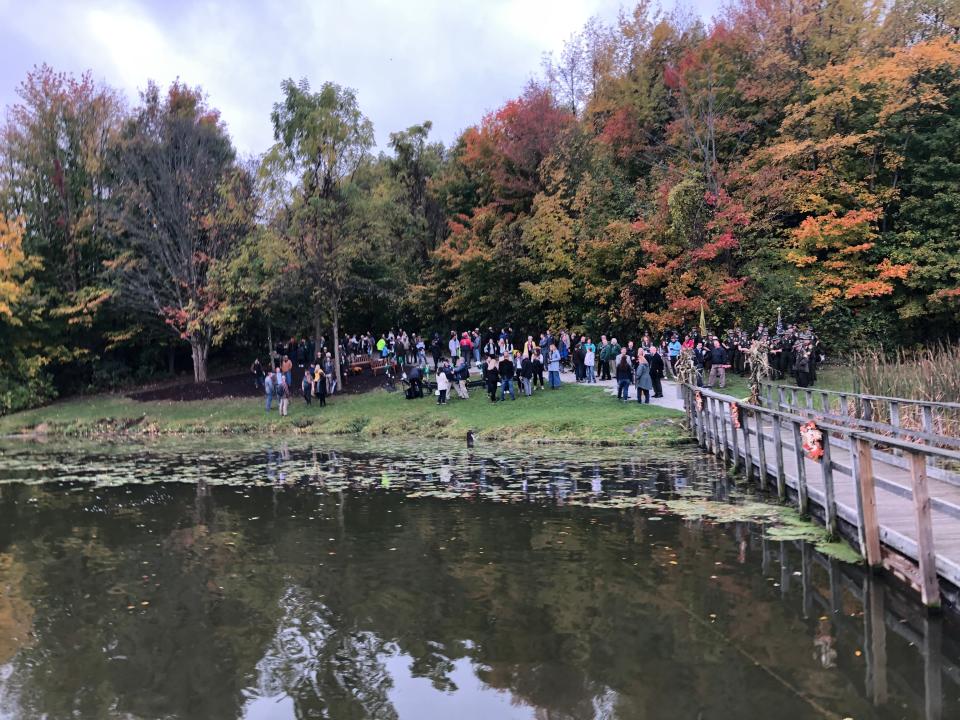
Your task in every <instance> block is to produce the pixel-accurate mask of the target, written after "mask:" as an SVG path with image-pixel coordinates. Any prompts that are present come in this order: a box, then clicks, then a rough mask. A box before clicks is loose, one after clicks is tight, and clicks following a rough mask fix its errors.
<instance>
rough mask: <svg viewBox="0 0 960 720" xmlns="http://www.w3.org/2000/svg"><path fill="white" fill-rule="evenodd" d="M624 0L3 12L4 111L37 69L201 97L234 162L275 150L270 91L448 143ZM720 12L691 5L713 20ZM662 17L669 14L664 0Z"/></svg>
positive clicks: (264, 0)
mask: <svg viewBox="0 0 960 720" xmlns="http://www.w3.org/2000/svg"><path fill="white" fill-rule="evenodd" d="M621 4H625V5H627V6H631V3H630V2H629V1H628V0H470V1H468V0H233V1H230V2H227V1H223V2H211V1H207V2H203V1H199V0H198V1H195V2H191V1H190V0H72V1H71V0H60V1H59V2H57V1H54V0H0V105H2V106H3V107H4V108H5V107H7V106H8V105H9V104H11V103H13V102H15V101H16V87H17V85H18V84H19V83H20V82H21V81H22V80H23V78H24V76H25V75H26V74H27V72H28V71H29V70H30V68H31V67H33V66H34V65H38V64H40V63H42V62H46V63H48V64H50V65H52V66H53V67H54V68H55V69H57V70H63V71H68V72H72V73H80V72H82V71H84V70H88V69H89V70H92V71H93V74H94V77H95V78H97V79H98V80H102V81H105V82H107V83H108V84H110V85H112V86H114V87H116V88H118V89H120V90H122V91H123V92H124V93H125V94H126V95H127V96H128V98H129V99H130V101H131V102H135V101H136V99H137V96H138V95H137V93H138V91H139V90H140V89H142V88H143V87H144V85H145V84H146V81H147V80H148V79H153V80H156V81H158V82H159V83H160V84H161V85H166V84H169V83H170V81H172V80H173V79H175V78H177V77H179V78H180V79H181V80H183V81H184V82H186V83H187V84H189V85H200V86H201V87H203V89H204V90H205V91H206V93H207V95H208V97H209V100H210V103H211V104H212V105H213V106H214V107H216V108H218V109H219V110H220V111H221V113H222V117H223V119H224V121H225V122H226V123H227V125H228V126H229V128H230V132H231V134H232V135H233V138H234V142H235V143H236V145H237V147H238V149H239V150H240V152H241V153H243V154H251V153H260V152H262V151H263V150H265V149H266V148H267V147H268V146H269V145H270V144H271V142H272V136H271V129H270V109H271V107H272V105H273V103H274V102H275V101H276V100H278V99H279V95H280V81H281V80H282V79H283V78H287V77H292V78H295V79H300V78H302V77H307V78H308V79H309V80H310V82H311V84H312V85H313V86H314V87H319V86H320V85H321V84H322V83H323V82H325V81H327V80H333V81H334V82H337V83H340V84H342V85H347V86H350V87H352V88H354V89H356V90H357V93H358V97H359V100H360V106H361V109H362V110H363V112H364V113H365V114H366V115H367V116H368V117H370V119H371V120H372V121H373V123H374V127H375V129H376V135H377V143H378V147H379V148H380V149H386V141H387V138H388V136H389V134H390V133H391V132H393V131H396V130H401V129H404V128H406V127H408V126H410V125H413V124H415V123H420V122H423V121H424V120H432V121H433V126H434V137H436V138H437V139H440V140H442V141H444V142H445V143H450V142H451V141H452V140H453V139H455V138H456V136H457V135H458V134H459V132H460V131H461V130H463V129H464V128H466V127H467V126H469V125H472V124H474V123H476V122H477V121H478V120H479V119H480V118H481V117H482V116H483V114H484V113H486V112H488V111H490V110H493V109H495V108H497V107H499V106H500V105H501V104H502V103H503V102H504V101H506V100H508V99H510V98H511V97H515V96H516V95H517V94H518V93H519V92H520V91H521V90H522V89H523V86H524V85H525V83H526V82H527V80H528V79H529V78H530V77H531V76H533V75H536V74H538V73H539V70H540V59H541V56H542V55H543V53H544V52H550V51H553V52H559V50H560V48H561V47H562V46H563V42H564V40H566V39H567V38H568V37H570V35H571V34H572V33H574V32H577V31H578V30H580V29H581V28H582V27H583V24H584V23H585V22H586V21H587V19H588V18H590V17H591V16H594V15H597V16H599V17H601V18H602V19H604V20H606V21H611V20H613V19H615V18H616V16H617V12H618V10H619V8H620V6H621ZM716 4H717V0H689V2H687V3H686V5H687V6H691V5H693V6H695V7H696V8H697V9H698V11H700V12H701V13H704V14H709V13H710V12H711V11H712V9H713V7H715V5H716ZM664 5H665V6H666V7H672V5H673V0H664Z"/></svg>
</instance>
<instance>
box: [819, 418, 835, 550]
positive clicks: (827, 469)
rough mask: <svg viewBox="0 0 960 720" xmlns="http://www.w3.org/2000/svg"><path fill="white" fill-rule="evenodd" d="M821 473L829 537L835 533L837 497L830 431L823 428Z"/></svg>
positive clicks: (825, 519) (825, 518)
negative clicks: (831, 457)
mask: <svg viewBox="0 0 960 720" xmlns="http://www.w3.org/2000/svg"><path fill="white" fill-rule="evenodd" d="M820 469H821V472H822V473H823V495H824V497H825V498H826V507H825V508H824V521H825V523H826V526H827V532H828V533H829V534H830V537H836V535H837V498H836V495H835V494H834V490H833V463H832V462H831V461H830V432H829V431H828V430H823V457H822V458H820Z"/></svg>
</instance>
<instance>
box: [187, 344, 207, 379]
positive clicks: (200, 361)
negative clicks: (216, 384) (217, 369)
mask: <svg viewBox="0 0 960 720" xmlns="http://www.w3.org/2000/svg"><path fill="white" fill-rule="evenodd" d="M190 350H191V352H192V354H193V381H194V382H196V383H202V382H206V381H207V355H208V353H209V352H210V341H209V340H207V339H206V338H205V337H202V336H200V335H192V336H191V337H190Z"/></svg>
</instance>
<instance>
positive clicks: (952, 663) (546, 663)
mask: <svg viewBox="0 0 960 720" xmlns="http://www.w3.org/2000/svg"><path fill="white" fill-rule="evenodd" d="M0 453H2V454H0V518H2V521H0V718H16V719H17V720H20V719H22V718H97V719H100V718H198V719H199V718H204V719H219V718H223V719H227V718H249V719H251V720H254V719H256V720H266V719H268V718H269V719H270V720H273V719H279V720H282V719H285V718H333V719H335V720H342V719H352V718H357V719H359V718H384V719H390V718H403V719H407V718H412V719H421V718H427V719H432V718H444V719H446V718H456V720H479V719H481V718H482V719H484V720H487V719H490V718H506V719H518V720H519V719H527V718H529V719H531V720H533V719H536V720H548V719H549V720H567V719H569V720H580V719H584V720H586V719H589V718H597V719H600V718H604V719H613V718H623V719H628V718H644V719H645V718H703V719H707V718H746V717H770V716H771V715H775V716H776V717H778V718H783V719H784V720H787V719H791V720H792V719H793V718H847V717H850V718H925V719H930V718H956V717H960V667H958V658H960V632H958V625H957V619H956V616H955V615H954V614H953V613H952V612H948V613H946V614H945V615H944V616H943V617H937V618H927V617H926V616H925V615H924V614H923V613H922V612H921V611H920V610H919V607H918V606H917V604H916V603H915V602H914V601H913V600H912V599H911V598H910V595H909V594H908V593H904V592H901V590H900V589H899V588H897V587H896V586H895V585H893V584H890V583H887V582H884V581H882V580H881V579H877V578H874V577H871V576H870V575H868V574H866V573H864V571H863V570H862V569H861V568H860V567H858V566H853V565H847V564H843V563H841V562H839V561H837V560H832V559H830V558H828V557H825V556H823V555H820V554H819V553H817V552H816V551H815V550H814V549H813V548H812V547H811V546H809V545H807V544H806V543H803V542H800V541H774V540H772V539H770V538H769V537H766V532H765V530H764V527H763V526H762V525H760V524H756V523H753V522H748V521H738V520H737V519H736V513H735V512H734V510H735V508H729V506H728V505H726V504H729V503H733V504H737V503H741V502H743V501H744V498H743V496H742V494H741V492H739V491H738V490H737V488H736V487H734V486H733V485H732V482H731V480H730V479H728V478H727V476H726V472H725V470H724V469H723V467H722V465H721V464H720V463H719V462H717V461H716V460H715V459H713V458H711V457H709V456H707V455H705V454H702V453H700V451H699V450H697V449H689V450H683V451H676V452H671V453H669V455H663V454H659V453H658V456H656V457H647V456H645V455H644V453H643V452H642V451H637V450H623V449H610V450H602V449H597V450H594V449H584V448H564V447H551V446H545V447H538V448H531V449H527V450H518V449H510V450H506V449H496V448H478V449H477V450H474V451H468V450H466V449H465V448H464V449H460V448H456V449H451V448H450V447H449V445H446V446H444V445H438V444H435V443H430V442H417V443H410V444H403V443H371V444H358V443H351V442H349V441H346V440H344V441H342V442H333V443H329V442H326V441H304V442H300V443H297V442H291V443H288V444H281V443H279V442H273V441H253V442H251V441H245V442H235V443H231V442H224V441H214V440H205V439H202V438H201V439H190V440H182V441H181V440H178V441H171V440H164V441H162V442H160V441H158V442H156V443H150V444H144V445H117V446H109V445H103V446H94V445H82V444H72V443H50V444H46V445H37V444H30V445H27V444H15V443H7V444H5V445H3V446H2V447H0ZM678 498H679V499H684V500H685V501H690V502H695V503H705V502H707V501H710V502H712V501H716V502H718V503H724V505H722V506H721V507H722V508H729V510H730V512H729V513H726V510H725V511H724V512H725V513H726V515H725V514H724V513H719V516H722V517H725V516H729V518H730V519H731V522H717V521H714V520H709V519H697V518H695V517H691V516H690V515H689V514H688V515H687V516H685V517H678V516H675V515H673V514H671V513H669V512H667V511H665V509H664V506H663V505H662V504H659V503H658V502H657V499H660V500H670V499H678Z"/></svg>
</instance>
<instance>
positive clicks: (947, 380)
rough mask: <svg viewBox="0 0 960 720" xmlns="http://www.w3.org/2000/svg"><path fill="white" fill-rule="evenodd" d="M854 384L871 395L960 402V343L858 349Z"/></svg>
mask: <svg viewBox="0 0 960 720" xmlns="http://www.w3.org/2000/svg"><path fill="white" fill-rule="evenodd" d="M852 360H853V362H852V365H853V377H854V387H855V388H856V390H857V392H861V393H865V394H867V395H885V396H887V397H899V398H908V399H911V400H926V401H928V402H954V403H960V344H950V343H945V342H938V343H936V344H935V345H932V346H930V347H925V348H922V349H919V350H912V349H901V350H898V351H897V352H896V353H894V354H888V353H886V352H884V351H883V349H882V348H881V349H877V350H868V351H863V352H855V353H854V354H853V358H852Z"/></svg>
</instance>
